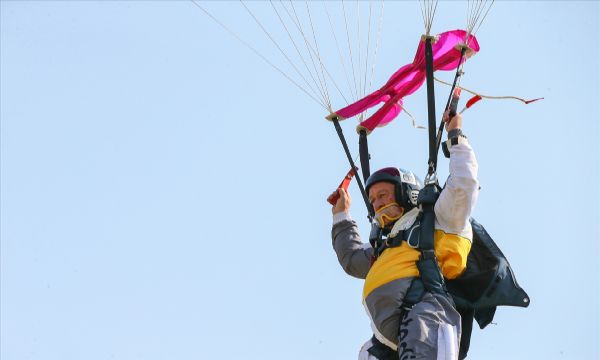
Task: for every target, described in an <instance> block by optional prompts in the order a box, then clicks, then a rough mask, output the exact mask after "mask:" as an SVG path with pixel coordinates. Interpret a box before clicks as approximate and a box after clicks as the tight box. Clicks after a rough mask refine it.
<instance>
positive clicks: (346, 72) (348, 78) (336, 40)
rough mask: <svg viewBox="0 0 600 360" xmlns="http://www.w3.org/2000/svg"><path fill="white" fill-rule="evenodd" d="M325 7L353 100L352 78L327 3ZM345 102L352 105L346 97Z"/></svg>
mask: <svg viewBox="0 0 600 360" xmlns="http://www.w3.org/2000/svg"><path fill="white" fill-rule="evenodd" d="M323 7H324V8H325V13H326V14H327V19H328V20H329V27H330V28H331V33H332V34H333V39H334V40H335V46H336V48H337V51H338V55H339V57H340V62H341V63H342V69H343V70H344V76H345V77H346V84H347V85H348V89H349V90H350V97H351V98H352V85H350V77H349V76H348V70H347V68H346V62H345V61H344V57H343V56H342V50H341V49H340V43H339V41H338V39H337V36H336V34H335V29H334V28H333V22H332V21H331V16H330V15H329V10H327V2H325V1H324V2H323ZM344 101H346V104H350V102H348V100H346V98H345V97H344Z"/></svg>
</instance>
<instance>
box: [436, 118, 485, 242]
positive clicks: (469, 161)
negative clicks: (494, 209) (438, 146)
mask: <svg viewBox="0 0 600 360" xmlns="http://www.w3.org/2000/svg"><path fill="white" fill-rule="evenodd" d="M445 121H446V122H447V129H448V135H449V137H452V136H453V135H456V134H457V133H460V125H461V121H462V119H461V117H460V114H457V115H456V116H455V117H454V118H453V119H452V120H450V121H448V119H447V117H445ZM458 138H459V142H458V144H456V145H452V146H450V149H449V150H450V175H449V176H448V180H447V181H446V186H445V187H444V190H443V191H442V193H441V194H440V198H439V199H438V201H437V202H436V204H435V214H436V222H437V226H438V228H440V229H442V230H444V231H445V232H446V233H451V234H456V235H460V236H462V237H466V238H468V239H472V230H471V225H470V224H469V217H470V216H471V212H472V211H473V208H474V207H475V203H476V202H477V196H478V193H479V182H478V181H477V169H478V165H477V159H476V158H475V153H474V152H473V148H472V147H471V145H470V144H469V142H468V140H467V138H466V137H462V136H459V137H458Z"/></svg>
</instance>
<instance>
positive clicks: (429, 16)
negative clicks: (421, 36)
mask: <svg viewBox="0 0 600 360" xmlns="http://www.w3.org/2000/svg"><path fill="white" fill-rule="evenodd" d="M437 3H438V2H437V0H422V2H421V14H422V15H423V25H425V35H427V36H429V35H430V33H431V26H432V25H433V18H434V17H435V11H436V10H437Z"/></svg>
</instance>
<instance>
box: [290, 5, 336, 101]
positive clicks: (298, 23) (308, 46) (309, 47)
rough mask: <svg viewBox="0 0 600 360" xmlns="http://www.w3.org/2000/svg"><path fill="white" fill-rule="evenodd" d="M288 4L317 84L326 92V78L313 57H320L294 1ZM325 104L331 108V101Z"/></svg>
mask: <svg viewBox="0 0 600 360" xmlns="http://www.w3.org/2000/svg"><path fill="white" fill-rule="evenodd" d="M290 5H291V7H292V12H293V14H294V17H295V19H296V22H295V24H296V26H297V27H298V31H300V34H302V37H303V38H304V45H306V49H307V51H308V54H309V55H310V61H311V63H312V65H313V69H314V70H315V75H316V76H317V79H318V80H319V84H320V86H321V89H322V91H323V92H324V93H327V89H326V86H325V85H324V81H325V82H326V80H325V79H321V77H320V76H319V70H318V69H317V65H316V64H315V57H317V59H318V61H320V58H319V57H318V55H317V54H316V52H315V50H314V49H313V48H312V44H311V43H310V41H309V40H308V38H307V37H306V34H305V33H304V28H303V27H302V22H301V21H300V18H299V17H298V13H297V12H296V8H295V7H294V3H293V2H292V1H291V0H290ZM286 9H287V8H286ZM324 97H325V98H326V99H328V98H329V97H328V96H324ZM327 106H328V107H329V108H330V109H331V103H329V100H327Z"/></svg>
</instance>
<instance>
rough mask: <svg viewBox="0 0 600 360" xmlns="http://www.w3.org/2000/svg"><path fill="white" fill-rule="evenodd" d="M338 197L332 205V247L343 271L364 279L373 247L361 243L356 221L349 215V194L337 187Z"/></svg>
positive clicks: (369, 265) (369, 264) (369, 266)
mask: <svg viewBox="0 0 600 360" xmlns="http://www.w3.org/2000/svg"><path fill="white" fill-rule="evenodd" d="M338 194H339V196H340V197H339V199H338V201H337V202H336V204H335V205H334V206H333V209H332V212H333V228H332V229H331V239H332V243H333V249H334V250H335V253H336V255H337V258H338V261H339V263H340V265H341V266H342V268H343V269H344V271H345V272H346V273H347V274H348V275H351V276H354V277H357V278H360V279H364V278H365V277H366V276H367V273H368V272H369V269H370V268H371V256H372V255H373V248H371V246H370V245H369V244H363V242H362V240H361V239H360V234H359V232H358V226H357V225H356V222H354V221H353V220H352V218H351V217H350V204H351V202H352V200H351V198H350V195H349V194H348V193H347V192H346V191H345V190H343V189H338Z"/></svg>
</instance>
